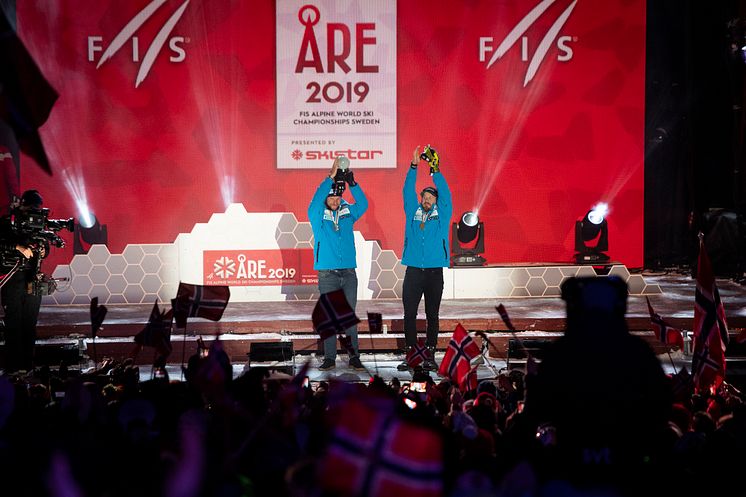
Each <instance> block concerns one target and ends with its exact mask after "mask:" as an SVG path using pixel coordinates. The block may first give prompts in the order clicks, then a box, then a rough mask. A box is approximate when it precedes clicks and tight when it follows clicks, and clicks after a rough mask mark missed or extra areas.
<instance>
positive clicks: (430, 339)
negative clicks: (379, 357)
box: [397, 146, 453, 371]
mask: <svg viewBox="0 0 746 497" xmlns="http://www.w3.org/2000/svg"><path fill="white" fill-rule="evenodd" d="M422 159H425V160H427V162H428V163H429V164H430V173H431V175H432V179H433V182H434V183H435V187H432V186H428V187H426V188H424V189H423V190H422V191H421V192H420V198H419V200H418V198H417V191H416V188H415V186H416V183H417V166H418V165H419V164H420V161H421V160H422ZM403 196H404V216H405V222H406V224H405V232H404V251H403V254H402V261H401V263H402V265H404V266H407V270H406V273H405V274H404V286H403V289H402V301H403V304H404V338H405V343H406V346H407V348H410V347H412V346H414V345H415V344H416V343H417V308H418V307H419V305H420V300H422V296H423V295H424V296H425V317H426V318H427V340H426V342H425V345H426V346H427V348H428V349H429V350H430V359H428V360H427V361H425V362H424V364H423V366H424V368H425V370H429V371H434V370H437V369H438V366H437V364H436V363H435V361H434V358H435V347H436V346H437V344H438V331H439V326H438V321H439V315H440V301H441V298H442V297H443V268H444V267H448V266H449V265H450V246H451V245H450V235H451V215H452V213H453V203H452V202H451V190H450V189H449V188H448V183H447V182H446V180H445V178H444V177H443V174H442V173H441V172H440V158H439V157H438V154H437V152H435V150H433V149H431V148H430V147H429V146H427V147H425V149H424V151H423V154H422V155H420V147H417V148H415V150H414V155H413V158H412V163H411V164H410V167H409V171H407V177H406V180H405V181H404V190H403ZM397 369H399V370H400V371H404V370H406V369H408V364H407V361H404V362H403V363H401V364H399V366H398V367H397Z"/></svg>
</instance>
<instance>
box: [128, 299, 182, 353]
mask: <svg viewBox="0 0 746 497" xmlns="http://www.w3.org/2000/svg"><path fill="white" fill-rule="evenodd" d="M172 320H173V314H172V313H171V311H168V312H164V311H161V310H160V309H159V308H158V301H157V300H156V301H155V303H154V304H153V310H152V311H150V318H149V319H148V323H147V324H146V325H145V328H143V329H142V331H140V332H139V333H138V334H137V335H135V343H136V344H138V345H140V346H142V347H153V348H155V350H156V351H157V352H158V354H160V356H162V357H167V356H168V355H169V354H170V353H171V350H172V349H173V347H172V346H171V321H172Z"/></svg>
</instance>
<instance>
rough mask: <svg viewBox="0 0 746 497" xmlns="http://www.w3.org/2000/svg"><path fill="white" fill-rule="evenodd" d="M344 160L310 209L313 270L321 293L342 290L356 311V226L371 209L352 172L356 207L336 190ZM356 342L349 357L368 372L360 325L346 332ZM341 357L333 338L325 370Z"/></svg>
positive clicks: (326, 348)
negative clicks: (361, 348)
mask: <svg viewBox="0 0 746 497" xmlns="http://www.w3.org/2000/svg"><path fill="white" fill-rule="evenodd" d="M339 162H340V158H339V157H338V158H336V159H335V160H334V164H333V165H332V169H331V171H330V172H329V176H327V177H326V178H324V181H322V182H321V184H320V185H319V187H318V188H317V189H316V193H315V194H314V196H313V199H311V205H309V206H308V220H309V221H310V223H311V228H312V229H313V238H314V246H313V252H314V254H313V255H314V263H313V268H314V269H315V270H316V271H318V273H319V292H320V293H322V294H324V293H329V292H332V291H334V290H339V289H341V290H342V291H343V292H344V294H345V297H346V298H347V302H348V303H349V304H350V307H352V309H353V310H354V309H355V306H356V305H357V273H356V272H355V268H356V267H357V257H356V253H355V238H354V234H353V229H352V228H353V225H354V224H355V222H356V221H357V220H358V219H360V217H361V216H362V215H363V213H365V211H366V210H367V209H368V199H366V198H365V194H364V193H363V190H362V188H360V185H358V184H357V182H355V177H354V175H353V173H352V170H350V169H348V170H347V171H346V173H345V174H344V179H345V182H346V183H347V184H348V185H349V186H350V192H351V193H352V196H353V198H354V199H355V203H354V204H350V203H347V202H346V201H345V200H344V199H343V198H342V196H341V195H339V194H338V192H337V191H335V189H334V188H333V186H334V180H335V177H336V175H337V169H338V168H339ZM345 334H346V335H347V336H348V337H350V339H351V340H352V348H353V350H354V352H355V355H354V356H351V357H350V358H349V364H350V367H351V368H353V369H361V370H362V369H364V368H363V365H362V363H361V362H360V353H359V348H358V338H357V325H355V326H351V327H350V328H347V329H346V330H345ZM336 358H337V337H336V336H334V335H332V336H331V337H329V338H327V339H326V340H324V360H323V362H322V363H321V366H320V367H319V369H320V370H322V371H327V370H330V369H333V368H334V367H335V364H336V362H335V361H336Z"/></svg>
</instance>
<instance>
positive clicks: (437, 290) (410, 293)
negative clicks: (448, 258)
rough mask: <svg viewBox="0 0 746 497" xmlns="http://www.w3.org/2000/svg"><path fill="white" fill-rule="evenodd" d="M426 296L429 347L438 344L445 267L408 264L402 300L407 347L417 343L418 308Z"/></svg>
mask: <svg viewBox="0 0 746 497" xmlns="http://www.w3.org/2000/svg"><path fill="white" fill-rule="evenodd" d="M423 295H424V296H425V317H426V318H427V341H426V342H425V344H426V345H427V346H428V347H435V346H436V345H437V344H438V331H440V330H439V314H440V300H441V299H442V298H443V268H442V267H435V268H424V269H423V268H418V267H411V266H407V272H406V273H404V287H403V288H402V301H403V303H404V339H405V342H406V345H407V348H409V347H412V346H413V345H414V344H416V343H417V308H418V307H419V306H420V300H422V296H423Z"/></svg>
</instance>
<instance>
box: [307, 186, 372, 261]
mask: <svg viewBox="0 0 746 497" xmlns="http://www.w3.org/2000/svg"><path fill="white" fill-rule="evenodd" d="M331 188H332V179H331V178H326V179H325V180H324V181H322V182H321V184H320V185H319V187H318V188H317V189H316V193H314V195H313V198H312V199H311V205H309V206H308V220H309V221H310V222H311V229H312V230H313V239H314V243H313V268H314V269H316V270H319V269H352V268H356V267H357V258H356V256H355V237H354V235H353V233H352V225H353V224H355V221H357V220H358V219H360V216H362V215H363V213H364V212H365V211H366V210H367V209H368V199H367V198H365V194H364V193H363V190H362V189H361V188H360V185H355V186H351V187H350V191H351V192H352V196H353V197H354V198H355V203H354V204H348V203H347V202H346V201H344V200H342V203H340V204H339V209H337V210H336V211H332V210H331V209H329V208H328V207H327V206H326V197H327V195H329V191H330V190H331ZM335 220H336V223H335Z"/></svg>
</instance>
